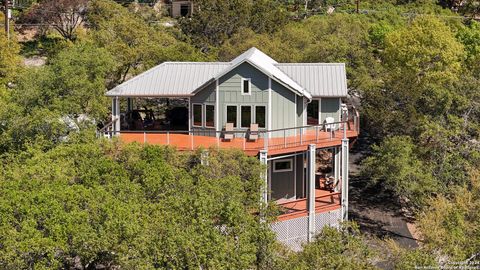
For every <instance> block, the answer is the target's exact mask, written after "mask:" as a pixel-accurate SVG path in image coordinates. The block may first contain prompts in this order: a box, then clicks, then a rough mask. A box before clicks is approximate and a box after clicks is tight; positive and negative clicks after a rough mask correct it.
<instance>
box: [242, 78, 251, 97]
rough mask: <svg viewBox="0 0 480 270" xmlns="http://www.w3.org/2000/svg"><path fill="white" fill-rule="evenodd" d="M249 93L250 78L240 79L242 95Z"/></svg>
mask: <svg viewBox="0 0 480 270" xmlns="http://www.w3.org/2000/svg"><path fill="white" fill-rule="evenodd" d="M251 93H252V92H251V87H250V79H242V95H250V94H251Z"/></svg>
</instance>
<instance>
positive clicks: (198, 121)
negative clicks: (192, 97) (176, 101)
mask: <svg viewBox="0 0 480 270" xmlns="http://www.w3.org/2000/svg"><path fill="white" fill-rule="evenodd" d="M193 125H194V126H197V127H201V126H202V105H201V104H193Z"/></svg>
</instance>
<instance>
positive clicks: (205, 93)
mask: <svg viewBox="0 0 480 270" xmlns="http://www.w3.org/2000/svg"><path fill="white" fill-rule="evenodd" d="M216 87H217V86H216V83H215V82H212V83H210V84H209V85H207V86H205V88H203V89H202V90H200V91H199V92H197V93H196V94H195V95H194V96H192V97H191V98H190V108H191V109H190V115H189V117H190V118H191V121H190V123H191V128H190V129H191V130H192V131H193V132H194V134H195V135H203V136H215V129H214V128H205V127H194V126H193V116H192V114H193V109H192V108H193V105H192V104H202V105H203V104H209V105H215V101H216V99H215V94H216V93H215V90H216ZM216 109H217V108H216V107H215V110H216ZM203 113H205V112H203Z"/></svg>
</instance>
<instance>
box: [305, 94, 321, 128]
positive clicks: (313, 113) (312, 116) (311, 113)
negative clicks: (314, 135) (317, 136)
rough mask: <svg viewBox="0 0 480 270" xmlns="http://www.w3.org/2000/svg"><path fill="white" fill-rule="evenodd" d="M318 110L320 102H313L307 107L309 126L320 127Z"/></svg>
mask: <svg viewBox="0 0 480 270" xmlns="http://www.w3.org/2000/svg"><path fill="white" fill-rule="evenodd" d="M318 109H319V101H318V100H312V102H310V103H308V105H307V125H318V124H319V121H318Z"/></svg>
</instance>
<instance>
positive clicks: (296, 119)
mask: <svg viewBox="0 0 480 270" xmlns="http://www.w3.org/2000/svg"><path fill="white" fill-rule="evenodd" d="M302 102H303V97H301V96H298V95H297V94H296V93H294V92H292V91H291V90H290V89H288V88H286V87H285V86H283V85H281V84H280V83H278V82H276V81H273V80H272V129H274V130H275V129H283V128H293V127H298V126H303V108H302V104H301V103H302ZM296 132H297V131H296V130H294V129H291V130H288V131H286V132H285V134H286V135H287V136H293V135H296ZM283 134H284V132H283V131H279V132H274V133H272V136H273V137H281V136H283Z"/></svg>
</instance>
